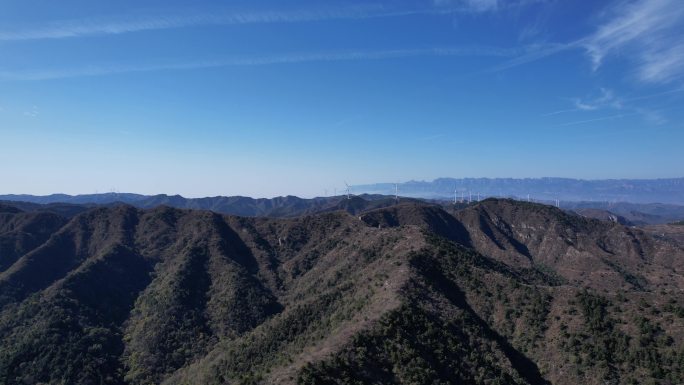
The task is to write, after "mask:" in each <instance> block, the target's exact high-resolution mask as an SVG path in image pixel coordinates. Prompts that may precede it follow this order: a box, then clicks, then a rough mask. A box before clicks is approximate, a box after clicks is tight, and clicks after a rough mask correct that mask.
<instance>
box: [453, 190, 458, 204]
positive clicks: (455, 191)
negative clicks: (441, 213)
mask: <svg viewBox="0 0 684 385" xmlns="http://www.w3.org/2000/svg"><path fill="white" fill-rule="evenodd" d="M457 192H458V190H457V189H456V188H454V204H456V203H457V202H456V193H457Z"/></svg>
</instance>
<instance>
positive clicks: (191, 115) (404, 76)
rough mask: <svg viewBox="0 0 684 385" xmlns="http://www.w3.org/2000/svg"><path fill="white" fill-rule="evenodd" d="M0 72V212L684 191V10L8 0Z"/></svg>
mask: <svg viewBox="0 0 684 385" xmlns="http://www.w3.org/2000/svg"><path fill="white" fill-rule="evenodd" d="M0 59H1V60H0V138H1V140H0V164H2V165H3V166H2V168H1V169H0V170H2V176H3V178H2V180H3V183H2V185H0V193H33V194H48V193H55V192H64V193H71V194H77V193H93V192H96V191H99V192H105V191H110V190H118V191H122V192H124V191H125V192H138V193H145V194H153V193H168V194H176V193H178V194H182V195H185V196H189V197H197V196H211V195H237V194H241V195H250V196H256V197H270V196H276V195H286V194H294V195H300V196H315V195H323V194H324V193H325V191H326V190H327V192H328V194H331V193H332V192H333V191H334V189H338V191H340V190H341V189H342V188H343V186H344V181H347V182H349V183H350V184H352V185H353V184H363V183H372V182H393V181H406V180H411V179H418V180H423V179H427V180H429V179H433V178H437V177H541V176H562V177H577V178H587V179H597V178H658V177H680V176H683V175H682V165H684V150H682V144H683V143H684V120H683V118H684V111H683V108H682V107H684V77H683V76H684V2H682V1H681V0H636V1H623V0H619V1H595V2H594V1H591V2H590V1H570V0H567V1H560V0H558V1H553V0H548V1H544V0H510V1H504V0H499V1H497V0H422V1H418V0H415V1H392V2H365V1H364V2H362V1H338V2H333V1H326V2H321V1H288V2H283V1H272V2H268V1H244V2H239V1H230V2H229V1H222V2H220V1H176V0H165V1H139V0H136V1H130V0H121V1H95V0H80V1H76V0H63V1H59V2H57V1H33V0H3V1H2V3H0Z"/></svg>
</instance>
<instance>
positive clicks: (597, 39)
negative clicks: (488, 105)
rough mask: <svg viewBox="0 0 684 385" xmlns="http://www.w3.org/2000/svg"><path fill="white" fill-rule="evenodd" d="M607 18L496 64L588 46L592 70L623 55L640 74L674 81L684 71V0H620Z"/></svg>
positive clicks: (521, 61) (507, 64) (641, 78)
mask: <svg viewBox="0 0 684 385" xmlns="http://www.w3.org/2000/svg"><path fill="white" fill-rule="evenodd" d="M607 14H608V15H609V16H608V17H607V18H606V19H607V20H606V21H604V22H603V23H601V24H599V25H598V26H597V27H596V30H595V31H594V32H593V33H592V34H589V35H587V36H584V37H582V38H580V39H577V40H575V41H572V42H569V43H556V44H548V45H546V46H545V47H543V49H539V50H534V51H532V52H529V53H525V54H523V55H521V56H519V57H516V58H514V59H512V60H510V61H508V62H505V63H503V64H501V65H499V66H496V67H494V68H492V69H491V70H490V71H491V72H498V71H503V70H506V69H509V68H513V67H517V66H520V65H524V64H527V63H531V62H534V61H537V60H541V59H544V58H546V57H549V56H553V55H556V54H559V53H561V52H566V51H570V50H577V49H581V50H583V51H584V52H585V53H586V54H587V55H588V56H589V59H590V60H591V64H592V69H593V70H594V71H597V70H599V69H600V68H601V67H602V66H603V65H604V62H605V61H606V60H607V59H608V58H610V57H618V56H620V57H622V58H626V59H627V61H628V62H629V63H630V65H632V66H633V67H634V74H635V75H636V76H635V77H636V79H638V80H639V81H642V82H647V83H668V82H672V81H674V80H677V79H680V78H682V77H683V76H684V33H682V30H681V26H682V25H684V2H682V1H681V0H635V1H619V2H617V3H616V4H614V6H613V7H612V9H611V10H610V11H609V12H608V13H607Z"/></svg>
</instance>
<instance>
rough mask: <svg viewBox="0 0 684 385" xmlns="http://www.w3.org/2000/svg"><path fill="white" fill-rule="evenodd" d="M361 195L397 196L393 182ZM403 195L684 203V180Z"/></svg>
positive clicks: (420, 187)
mask: <svg viewBox="0 0 684 385" xmlns="http://www.w3.org/2000/svg"><path fill="white" fill-rule="evenodd" d="M353 191H354V192H355V193H357V194H361V193H366V194H393V193H394V184H393V183H377V184H368V185H358V186H353ZM399 193H400V195H402V196H406V197H414V198H428V199H453V198H454V193H456V197H457V198H459V199H460V198H461V196H464V197H465V198H468V196H469V194H473V197H477V195H478V194H479V195H480V197H481V198H485V197H511V198H512V197H517V198H527V196H528V195H529V196H530V198H531V199H533V200H536V201H546V202H552V201H555V200H556V199H560V200H561V201H604V202H632V203H673V204H684V178H671V179H605V180H583V179H568V178H534V179H533V178H530V179H513V178H464V179H454V178H439V179H435V180H433V181H432V182H426V181H410V182H405V183H400V184H399Z"/></svg>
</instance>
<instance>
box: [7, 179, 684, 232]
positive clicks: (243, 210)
mask: <svg viewBox="0 0 684 385" xmlns="http://www.w3.org/2000/svg"><path fill="white" fill-rule="evenodd" d="M433 183H435V182H433ZM405 185H408V184H405ZM355 189H356V188H355ZM406 194H410V192H407V191H406V189H405V188H401V190H400V195H402V196H401V197H400V202H402V203H407V202H414V203H415V202H418V201H425V200H428V201H430V202H431V203H438V204H441V205H443V206H444V207H445V208H453V207H452V206H453V205H452V203H451V202H452V201H453V197H452V198H442V199H441V200H440V199H433V200H429V199H426V198H407V197H406V196H405V195H406ZM459 198H460V196H459ZM476 198H477V195H475V196H474V197H473V200H476ZM481 198H484V194H482V195H481ZM525 199H526V198H525ZM525 199H523V200H525ZM535 200H537V201H539V199H535ZM2 202H6V203H8V204H10V205H11V206H13V207H16V208H18V209H21V210H23V211H29V212H34V211H41V212H45V211H47V212H52V213H56V214H59V215H61V216H65V217H67V218H71V217H73V216H75V215H77V214H80V213H82V212H84V211H86V210H89V209H91V208H93V207H98V206H112V205H118V204H122V203H123V204H129V205H131V206H135V207H137V208H141V209H152V208H155V207H158V206H168V207H174V208H179V209H192V210H208V211H213V212H216V213H220V214H229V215H239V216H244V217H271V218H290V217H297V216H301V215H307V214H316V213H324V212H331V211H337V210H342V211H346V212H348V213H350V214H357V213H359V212H362V211H367V210H372V209H378V208H383V207H389V206H393V205H395V204H396V203H397V202H396V200H395V197H394V196H391V195H380V194H360V195H352V196H351V199H347V197H346V196H331V197H317V198H311V199H305V198H299V197H296V196H285V197H276V198H271V199H267V198H250V197H244V196H230V197H226V196H217V197H206V198H185V197H182V196H180V195H164V194H160V195H140V194H130V193H104V194H88V195H65V194H53V195H46V196H35V195H25V194H22V195H0V203H2ZM542 202H546V203H550V202H549V201H544V200H542ZM465 206H466V204H465V203H459V205H458V207H465ZM561 208H563V209H566V210H572V211H575V212H577V213H579V214H581V215H585V216H588V217H595V218H597V219H606V218H608V217H610V216H611V215H615V216H619V217H620V218H621V219H620V221H621V223H623V224H627V225H645V224H665V223H671V222H675V221H680V220H682V219H684V205H676V204H667V203H631V202H610V201H576V202H575V201H566V200H563V201H561ZM587 210H600V211H601V213H599V212H597V211H587Z"/></svg>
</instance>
